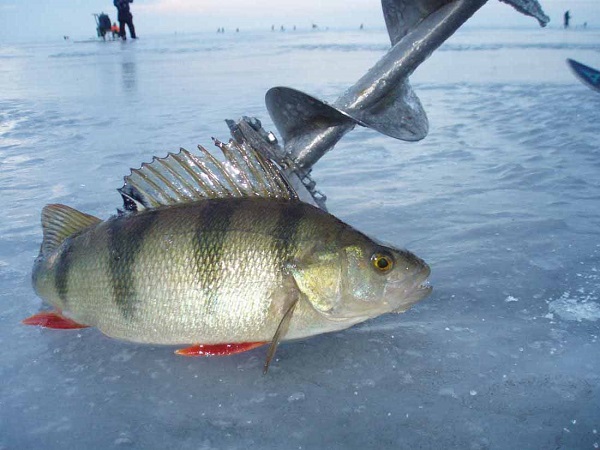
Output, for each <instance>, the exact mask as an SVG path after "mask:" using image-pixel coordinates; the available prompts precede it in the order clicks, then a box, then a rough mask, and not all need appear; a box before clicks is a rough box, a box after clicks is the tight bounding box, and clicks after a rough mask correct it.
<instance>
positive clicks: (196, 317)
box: [33, 198, 371, 344]
mask: <svg viewBox="0 0 600 450" xmlns="http://www.w3.org/2000/svg"><path fill="white" fill-rule="evenodd" d="M347 243H356V244H360V245H371V243H370V241H369V240H368V238H366V237H365V236H364V235H362V234H361V233H359V232H357V231H355V230H354V229H352V228H351V227H349V226H348V225H346V224H344V223H343V222H341V221H339V220H338V219H336V218H335V217H334V216H332V215H330V214H328V213H326V212H324V211H322V210H320V209H318V208H315V207H312V206H310V205H307V204H305V203H301V202H298V201H287V200H286V201H277V200H274V199H263V198H232V199H214V200H212V199H209V200H204V201H200V202H195V203H187V204H181V205H175V206H168V207H161V208H156V209H150V210H146V211H143V212H138V213H133V214H125V215H121V216H116V217H113V218H111V219H109V220H107V221H105V222H101V223H99V224H97V225H92V226H90V227H89V228H87V229H85V230H83V231H81V232H80V233H76V234H75V235H73V236H71V237H69V238H67V239H66V240H65V241H64V242H63V243H62V244H61V245H60V246H59V247H58V248H57V249H56V250H54V251H53V252H52V253H51V254H50V255H46V256H41V257H40V258H39V259H38V261H37V262H36V264H35V267H34V271H33V284H34V287H35V289H36V292H37V293H38V295H39V296H40V297H42V298H44V299H45V300H47V301H48V302H50V303H51V304H53V305H54V306H56V307H57V308H60V309H62V310H64V311H65V312H67V313H68V315H69V316H70V317H72V318H73V319H75V320H76V321H77V322H80V323H83V324H86V325H91V326H96V327H98V328H99V329H100V330H101V331H102V332H104V333H105V334H107V335H109V336H111V337H115V338H121V339H126V340H130V341H136V342H147V343H155V344H188V343H194V342H201V343H205V344H211V343H224V342H230V343H233V342H262V341H270V340H271V339H272V337H273V335H274V333H275V331H276V329H277V326H278V324H279V323H280V321H281V318H282V316H283V314H284V313H285V307H286V305H287V300H288V299H289V298H290V296H293V295H303V293H302V292H301V290H300V288H299V287H298V284H297V283H296V282H294V278H293V276H292V274H291V273H292V272H294V271H295V270H296V269H297V267H298V265H299V266H306V264H307V260H308V259H311V260H312V259H314V258H315V253H316V254H319V255H331V256H330V257H331V258H333V259H334V260H335V258H337V255H338V252H339V251H340V248H341V246H344V245H346V244H347ZM296 271H297V270H296ZM337 273H338V271H334V276H336V275H337ZM323 277H325V278H324V279H323V280H322V281H320V283H323V284H324V285H327V283H328V282H329V283H334V284H335V283H337V282H338V280H334V281H331V280H330V281H328V280H327V279H326V277H327V271H325V272H324V273H323ZM301 284H302V283H301ZM294 291H295V292H294ZM368 316H369V315H368V314H367V315H366V316H364V317H362V316H361V317H352V318H349V319H347V320H335V319H334V320H332V318H331V317H327V316H326V315H323V314H322V313H320V312H319V311H317V310H316V309H315V308H314V307H313V305H312V304H311V302H310V301H300V302H298V304H297V306H296V309H295V311H294V315H293V318H292V321H291V323H290V328H289V331H288V332H287V334H286V339H293V338H299V337H305V336H310V335H314V334H319V333H323V332H328V331H334V330H339V329H343V328H347V327H349V326H351V325H353V324H355V323H357V322H360V321H362V320H365V319H366V318H368Z"/></svg>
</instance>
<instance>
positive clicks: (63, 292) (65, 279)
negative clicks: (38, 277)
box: [54, 239, 72, 308]
mask: <svg viewBox="0 0 600 450" xmlns="http://www.w3.org/2000/svg"><path fill="white" fill-rule="evenodd" d="M63 247H64V248H63V250H62V251H61V252H60V255H59V256H58V261H57V263H56V272H55V277H54V287H55V288H56V292H57V294H58V298H59V299H60V300H61V302H62V306H63V308H66V306H67V296H68V293H69V271H70V269H71V262H72V259H71V252H72V248H71V239H66V240H65V241H64V243H63Z"/></svg>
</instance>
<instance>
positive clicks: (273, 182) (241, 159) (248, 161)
mask: <svg viewBox="0 0 600 450" xmlns="http://www.w3.org/2000/svg"><path fill="white" fill-rule="evenodd" d="M214 142H215V145H216V146H217V147H218V148H219V149H220V150H221V152H222V153H223V156H224V157H225V161H219V160H218V159H217V158H215V156H213V154H212V153H211V152H209V151H208V150H206V149H205V148H204V147H202V146H198V149H199V150H200V154H199V155H194V154H192V153H190V152H188V151H187V150H185V149H183V148H182V149H180V151H179V153H176V154H175V153H169V154H168V155H167V156H166V157H165V158H156V157H155V158H153V160H152V162H151V163H144V164H142V166H141V168H139V169H132V170H131V174H130V175H128V176H126V177H125V184H124V186H123V187H122V188H120V189H118V191H119V193H120V194H121V196H122V197H123V202H124V206H125V209H126V210H128V211H141V210H143V209H147V208H157V207H159V206H167V205H175V204H179V203H189V202H195V201H199V200H204V199H209V198H229V197H266V198H278V199H286V200H293V199H297V198H298V194H297V193H296V191H295V190H294V189H293V188H292V187H291V185H290V184H289V183H288V181H287V179H286V178H285V175H284V174H283V172H282V171H281V170H280V169H279V168H278V167H277V166H276V165H275V163H273V162H272V161H270V160H269V159H266V158H264V157H262V156H261V155H260V154H259V153H258V152H256V151H255V150H254V149H253V148H252V147H251V146H250V145H248V144H247V143H244V142H242V143H238V142H235V141H232V140H231V141H229V143H227V144H224V143H223V142H220V141H218V140H216V139H214Z"/></svg>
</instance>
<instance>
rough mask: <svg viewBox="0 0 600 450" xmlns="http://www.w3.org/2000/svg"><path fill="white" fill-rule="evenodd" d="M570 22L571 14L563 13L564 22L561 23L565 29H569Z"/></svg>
mask: <svg viewBox="0 0 600 450" xmlns="http://www.w3.org/2000/svg"><path fill="white" fill-rule="evenodd" d="M570 20H571V13H570V12H569V11H565V16H564V22H563V24H564V27H565V28H569V21H570Z"/></svg>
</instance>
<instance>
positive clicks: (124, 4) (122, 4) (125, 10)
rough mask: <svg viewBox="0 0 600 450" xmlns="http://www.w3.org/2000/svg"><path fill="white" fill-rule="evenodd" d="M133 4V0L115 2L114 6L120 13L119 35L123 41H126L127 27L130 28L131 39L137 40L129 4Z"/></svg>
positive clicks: (117, 0)
mask: <svg viewBox="0 0 600 450" xmlns="http://www.w3.org/2000/svg"><path fill="white" fill-rule="evenodd" d="M130 3H133V0H113V5H115V7H116V8H117V11H119V35H120V36H121V39H123V40H126V39H127V36H126V35H125V25H127V26H128V27H129V34H130V35H131V39H137V36H136V35H135V27H134V26H133V15H131V11H129V4H130Z"/></svg>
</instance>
